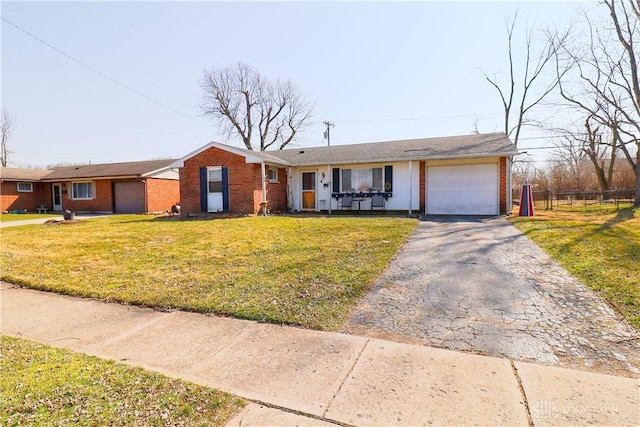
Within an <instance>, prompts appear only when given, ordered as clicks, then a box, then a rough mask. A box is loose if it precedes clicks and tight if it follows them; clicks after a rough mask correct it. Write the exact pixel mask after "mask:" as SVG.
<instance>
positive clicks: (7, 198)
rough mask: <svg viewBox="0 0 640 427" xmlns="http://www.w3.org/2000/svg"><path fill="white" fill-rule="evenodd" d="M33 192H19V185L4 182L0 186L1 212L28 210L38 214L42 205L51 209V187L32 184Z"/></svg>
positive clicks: (45, 184) (40, 183) (37, 183)
mask: <svg viewBox="0 0 640 427" xmlns="http://www.w3.org/2000/svg"><path fill="white" fill-rule="evenodd" d="M32 188H33V192H18V183H17V182H14V181H3V182H2V183H1V184H0V212H5V211H13V210H25V209H26V210H27V212H31V213H33V212H38V208H39V207H40V205H44V206H47V207H48V208H49V209H51V185H50V184H47V183H44V182H34V183H32Z"/></svg>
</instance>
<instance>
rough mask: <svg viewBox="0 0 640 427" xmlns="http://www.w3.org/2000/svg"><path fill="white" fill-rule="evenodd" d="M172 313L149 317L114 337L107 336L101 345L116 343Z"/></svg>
mask: <svg viewBox="0 0 640 427" xmlns="http://www.w3.org/2000/svg"><path fill="white" fill-rule="evenodd" d="M173 313H175V312H174V311H172V312H170V313H162V315H161V316H157V317H156V318H155V319H151V320H149V321H147V322H144V323H140V324H138V325H136V326H135V327H134V328H131V329H129V330H128V331H125V332H123V333H121V334H119V335H116V336H114V337H111V338H109V339H108V340H106V341H104V342H103V343H101V344H102V345H103V346H107V345H111V344H113V343H116V342H118V341H121V340H123V339H125V338H128V337H130V336H131V335H134V334H136V333H138V332H140V331H142V330H143V329H146V328H148V327H149V326H151V325H153V324H154V323H157V322H159V321H161V320H165V319H166V318H168V317H170V316H171V315H172V314H173Z"/></svg>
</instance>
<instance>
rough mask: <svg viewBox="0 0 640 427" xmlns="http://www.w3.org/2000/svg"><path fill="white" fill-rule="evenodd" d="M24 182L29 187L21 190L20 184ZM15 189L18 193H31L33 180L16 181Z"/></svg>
mask: <svg viewBox="0 0 640 427" xmlns="http://www.w3.org/2000/svg"><path fill="white" fill-rule="evenodd" d="M25 184H28V185H29V189H28V190H21V189H20V185H25ZM16 189H17V190H18V193H33V182H18V183H17V184H16Z"/></svg>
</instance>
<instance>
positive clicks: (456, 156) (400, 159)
mask: <svg viewBox="0 0 640 427" xmlns="http://www.w3.org/2000/svg"><path fill="white" fill-rule="evenodd" d="M516 154H520V152H519V151H505V152H499V153H474V154H450V155H442V156H411V157H396V158H380V159H362V160H339V161H335V162H328V161H323V162H309V163H304V162H303V163H296V164H294V166H299V167H306V166H322V165H327V164H331V165H352V164H361V163H362V164H364V163H391V162H408V161H410V160H415V161H423V160H451V159H470V158H486V157H508V156H515V155H516Z"/></svg>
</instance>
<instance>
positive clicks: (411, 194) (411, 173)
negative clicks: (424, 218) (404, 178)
mask: <svg viewBox="0 0 640 427" xmlns="http://www.w3.org/2000/svg"><path fill="white" fill-rule="evenodd" d="M411 208H413V160H409V216H411V213H412V212H411V210H412V209H411Z"/></svg>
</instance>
